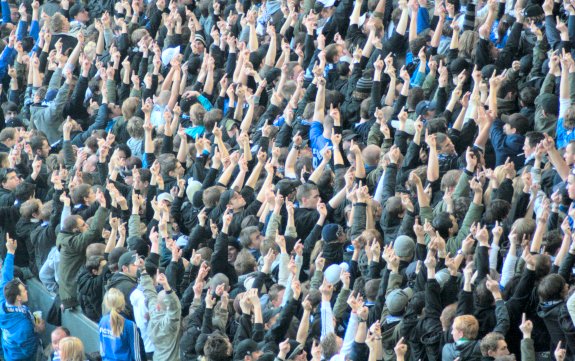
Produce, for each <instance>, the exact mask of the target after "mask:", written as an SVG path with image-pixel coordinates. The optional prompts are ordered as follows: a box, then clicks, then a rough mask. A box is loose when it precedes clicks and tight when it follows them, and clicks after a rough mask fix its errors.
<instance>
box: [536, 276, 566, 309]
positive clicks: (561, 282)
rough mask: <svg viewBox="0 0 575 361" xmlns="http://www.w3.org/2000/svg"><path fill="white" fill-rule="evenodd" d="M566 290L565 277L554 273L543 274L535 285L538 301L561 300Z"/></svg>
mask: <svg viewBox="0 0 575 361" xmlns="http://www.w3.org/2000/svg"><path fill="white" fill-rule="evenodd" d="M567 292H568V286H567V283H566V282H565V279H564V278H563V277H562V276H560V275H558V274H556V273H553V274H550V275H547V276H545V277H544V278H543V279H542V280H541V282H540V283H539V287H537V293H538V294H539V300H540V302H550V301H559V300H563V299H564V298H565V296H566V295H567Z"/></svg>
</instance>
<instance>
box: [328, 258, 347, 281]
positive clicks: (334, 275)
mask: <svg viewBox="0 0 575 361" xmlns="http://www.w3.org/2000/svg"><path fill="white" fill-rule="evenodd" d="M348 269H349V266H348V265H347V263H345V262H343V263H341V264H332V265H331V266H329V267H328V268H327V269H326V270H325V272H324V273H323V275H324V277H325V279H326V281H328V282H329V283H331V284H332V285H335V284H336V283H338V282H339V277H340V275H341V271H342V270H344V271H347V270H348Z"/></svg>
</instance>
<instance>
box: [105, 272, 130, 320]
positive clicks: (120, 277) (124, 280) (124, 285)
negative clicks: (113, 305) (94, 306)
mask: <svg viewBox="0 0 575 361" xmlns="http://www.w3.org/2000/svg"><path fill="white" fill-rule="evenodd" d="M136 286H138V280H136V279H135V278H132V277H130V276H128V275H127V274H125V273H122V272H116V273H114V274H113V275H112V277H110V280H109V281H108V284H106V291H107V290H109V289H110V288H116V289H117V290H119V291H120V292H122V293H123V294H124V298H125V299H126V317H127V318H128V319H130V320H132V321H133V320H134V308H133V307H132V303H131V302H130V295H131V294H132V291H134V289H136Z"/></svg>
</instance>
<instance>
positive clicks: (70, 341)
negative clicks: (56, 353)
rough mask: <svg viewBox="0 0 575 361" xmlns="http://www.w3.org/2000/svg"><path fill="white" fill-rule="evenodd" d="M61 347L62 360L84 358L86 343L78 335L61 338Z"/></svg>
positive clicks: (69, 360) (76, 360) (70, 360)
mask: <svg viewBox="0 0 575 361" xmlns="http://www.w3.org/2000/svg"><path fill="white" fill-rule="evenodd" d="M59 348H60V359H61V360H62V361H83V360H84V344H83V343H82V341H81V340H80V339H79V338H78V337H72V336H68V337H64V338H63V339H61V340H60V344H59Z"/></svg>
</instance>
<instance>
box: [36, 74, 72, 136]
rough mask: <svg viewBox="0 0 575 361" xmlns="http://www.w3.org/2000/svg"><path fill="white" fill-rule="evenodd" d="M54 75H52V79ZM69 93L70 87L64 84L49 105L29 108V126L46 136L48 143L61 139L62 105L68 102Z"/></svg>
mask: <svg viewBox="0 0 575 361" xmlns="http://www.w3.org/2000/svg"><path fill="white" fill-rule="evenodd" d="M56 72H60V73H61V72H62V69H60V68H58V70H56ZM54 76H56V74H54V75H53V77H54ZM69 93H70V85H69V84H68V83H66V82H64V84H62V85H61V86H60V89H59V90H58V95H56V98H55V99H54V101H52V103H50V105H48V106H38V105H35V104H34V105H32V106H31V107H30V124H31V126H32V127H33V128H36V129H38V130H40V131H42V132H43V133H44V134H46V137H48V143H50V144H54V143H55V142H57V141H58V140H59V139H60V138H61V137H62V132H61V131H60V129H59V128H60V125H61V124H62V123H64V120H65V119H64V105H65V104H66V101H67V100H68V94H69Z"/></svg>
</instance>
